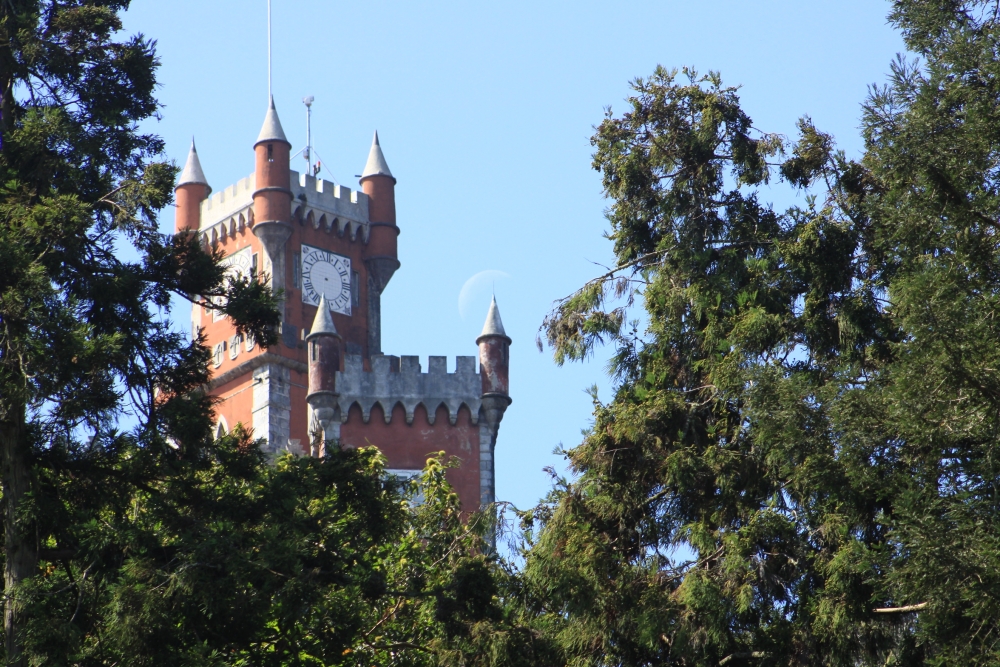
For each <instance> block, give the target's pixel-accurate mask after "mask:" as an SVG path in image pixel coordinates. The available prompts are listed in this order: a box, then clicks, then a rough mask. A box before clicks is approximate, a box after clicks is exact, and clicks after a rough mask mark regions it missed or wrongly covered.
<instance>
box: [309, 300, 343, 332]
mask: <svg viewBox="0 0 1000 667" xmlns="http://www.w3.org/2000/svg"><path fill="white" fill-rule="evenodd" d="M322 334H326V335H332V336H339V335H340V334H338V333H337V327H335V326H333V316H331V315H330V304H329V303H328V302H327V300H326V296H320V298H319V306H317V307H316V317H314V318H313V325H312V329H310V330H309V335H308V336H306V338H312V337H313V336H319V335H322Z"/></svg>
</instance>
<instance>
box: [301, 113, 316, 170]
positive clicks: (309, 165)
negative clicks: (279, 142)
mask: <svg viewBox="0 0 1000 667" xmlns="http://www.w3.org/2000/svg"><path fill="white" fill-rule="evenodd" d="M315 100H316V98H315V97H313V96H312V95H306V96H305V97H303V98H302V104H305V105H306V147H305V150H303V151H302V157H304V158H305V159H306V173H308V174H309V175H310V176H315V175H316V174H318V173H319V164H316V165H315V166H313V163H312V104H313V102H314V101H315Z"/></svg>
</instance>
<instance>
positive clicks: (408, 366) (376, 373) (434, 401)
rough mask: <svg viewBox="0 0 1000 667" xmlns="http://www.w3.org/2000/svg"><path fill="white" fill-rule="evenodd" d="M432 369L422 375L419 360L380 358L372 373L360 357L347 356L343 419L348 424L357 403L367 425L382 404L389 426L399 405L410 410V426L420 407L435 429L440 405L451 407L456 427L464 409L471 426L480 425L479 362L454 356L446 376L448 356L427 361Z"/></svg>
mask: <svg viewBox="0 0 1000 667" xmlns="http://www.w3.org/2000/svg"><path fill="white" fill-rule="evenodd" d="M428 366H429V368H428V369H427V372H426V373H424V372H422V369H421V367H420V357H410V356H405V357H395V356H390V355H377V356H374V357H372V359H371V368H372V370H371V371H366V370H364V364H363V360H362V358H361V357H360V356H358V355H348V356H347V357H346V358H345V360H344V370H343V371H338V372H337V392H338V394H339V398H338V401H339V404H340V415H341V420H342V421H345V422H346V421H347V417H348V413H349V412H350V409H351V406H352V405H354V404H355V403H356V404H357V405H358V407H360V408H361V414H362V417H363V419H364V422H365V423H366V424H367V423H368V420H369V419H370V417H371V411H372V408H373V407H375V405H376V404H378V405H380V406H381V407H382V412H383V414H384V415H385V422H386V423H387V424H388V423H390V422H391V420H392V410H393V408H394V407H396V404H397V403H398V404H402V406H403V409H404V410H405V411H406V423H407V424H412V423H413V413H414V410H416V408H417V406H418V405H421V404H422V405H423V406H424V408H425V409H426V410H427V420H428V421H429V422H430V423H431V424H433V423H434V418H435V414H436V412H437V409H438V407H440V406H441V405H444V406H446V407H447V408H448V419H449V421H450V422H451V423H452V424H455V423H456V421H457V419H458V412H459V410H460V409H461V407H462V406H463V405H465V406H466V407H467V408H468V409H469V412H470V413H471V415H472V423H473V424H477V423H478V422H479V409H480V407H481V406H482V400H481V395H482V382H481V380H480V377H479V372H478V370H477V368H476V358H475V357H456V358H455V372H454V373H449V372H448V358H447V357H429V358H428Z"/></svg>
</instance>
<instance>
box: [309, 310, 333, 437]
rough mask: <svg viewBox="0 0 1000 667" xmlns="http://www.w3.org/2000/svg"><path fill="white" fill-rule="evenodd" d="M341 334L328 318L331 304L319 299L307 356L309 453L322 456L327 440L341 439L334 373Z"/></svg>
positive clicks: (331, 319) (310, 332)
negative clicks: (309, 414)
mask: <svg viewBox="0 0 1000 667" xmlns="http://www.w3.org/2000/svg"><path fill="white" fill-rule="evenodd" d="M340 343H341V340H340V334H338V333H337V328H336V327H335V326H334V324H333V317H331V316H330V304H329V303H328V302H327V300H326V296H321V297H320V299H319V306H317V308H316V317H315V318H313V324H312V329H310V331H309V335H308V336H306V347H307V351H308V355H309V393H308V394H307V395H306V402H307V403H309V411H310V413H311V416H310V419H309V424H310V427H309V431H310V453H311V454H312V455H313V456H323V455H324V454H325V445H326V441H327V440H337V439H339V438H340V420H339V419H338V417H339V415H338V414H337V371H339V370H340Z"/></svg>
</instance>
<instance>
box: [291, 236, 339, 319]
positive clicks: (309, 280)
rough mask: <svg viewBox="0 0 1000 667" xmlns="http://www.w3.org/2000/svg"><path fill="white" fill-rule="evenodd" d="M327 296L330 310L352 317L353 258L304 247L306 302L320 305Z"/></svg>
mask: <svg viewBox="0 0 1000 667" xmlns="http://www.w3.org/2000/svg"><path fill="white" fill-rule="evenodd" d="M321 295H322V296H325V297H326V300H327V301H328V302H329V304H330V310H332V311H333V312H335V313H341V314H343V315H350V314H351V258H350V257H344V256H343V255H338V254H337V253H334V252H330V251H329V250H323V249H322V248H314V247H313V246H310V245H305V244H303V245H302V302H303V303H309V304H312V305H314V306H318V305H319V298H320V296H321Z"/></svg>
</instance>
